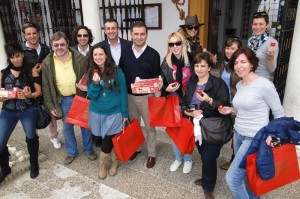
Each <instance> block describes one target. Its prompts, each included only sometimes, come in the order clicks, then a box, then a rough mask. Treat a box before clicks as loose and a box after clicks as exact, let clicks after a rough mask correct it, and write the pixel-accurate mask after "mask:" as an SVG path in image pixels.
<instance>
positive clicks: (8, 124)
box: [0, 43, 42, 183]
mask: <svg viewBox="0 0 300 199" xmlns="http://www.w3.org/2000/svg"><path fill="white" fill-rule="evenodd" d="M5 52H6V55H7V57H8V66H7V67H6V68H5V69H3V70H2V71H1V74H0V82H1V88H2V89H5V90H9V91H12V90H19V91H21V93H22V94H23V95H24V96H23V97H22V98H21V96H20V95H19V96H20V99H16V98H7V97H1V98H0V102H3V105H2V109H1V112H0V128H1V133H0V167H1V172H0V183H1V182H2V181H3V180H4V179H5V177H6V176H7V175H8V174H10V173H11V169H10V167H9V152H8V148H7V146H6V145H7V142H8V140H9V137H10V135H11V133H12V132H13V130H14V129H15V127H16V125H17V123H18V121H19V120H20V121H21V124H22V126H23V129H24V131H25V134H26V142H27V149H28V153H29V155H30V156H29V161H30V177H31V178H36V177H37V176H38V175H39V165H38V152H39V137H38V136H37V134H36V119H37V109H36V107H35V98H37V97H39V96H41V94H42V91H41V85H40V81H39V78H38V77H39V73H38V72H37V70H36V69H35V68H33V69H32V71H31V70H30V71H29V68H30V67H27V66H23V59H24V52H23V50H22V47H21V46H20V45H19V44H17V43H8V44H6V45H5ZM31 91H32V92H31Z"/></svg>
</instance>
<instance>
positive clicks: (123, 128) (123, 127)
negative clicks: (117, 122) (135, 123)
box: [122, 120, 131, 134]
mask: <svg viewBox="0 0 300 199" xmlns="http://www.w3.org/2000/svg"><path fill="white" fill-rule="evenodd" d="M127 122H128V125H129V126H130V125H131V124H130V122H129V121H128V120H127ZM124 123H126V122H123V121H122V131H123V134H124V131H125V126H124Z"/></svg>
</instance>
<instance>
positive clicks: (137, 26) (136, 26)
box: [130, 21, 148, 33]
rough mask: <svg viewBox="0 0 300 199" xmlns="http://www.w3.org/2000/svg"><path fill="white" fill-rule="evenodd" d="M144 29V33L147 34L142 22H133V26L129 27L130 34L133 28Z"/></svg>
mask: <svg viewBox="0 0 300 199" xmlns="http://www.w3.org/2000/svg"><path fill="white" fill-rule="evenodd" d="M142 27H143V28H145V29H146V33H148V27H147V26H146V24H145V23H144V22H142V21H138V22H135V23H134V24H132V25H131V26H130V31H131V32H132V31H133V28H142Z"/></svg>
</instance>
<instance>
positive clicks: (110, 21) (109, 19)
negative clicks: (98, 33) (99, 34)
mask: <svg viewBox="0 0 300 199" xmlns="http://www.w3.org/2000/svg"><path fill="white" fill-rule="evenodd" d="M112 22H115V23H116V24H117V28H119V23H118V21H117V20H116V19H114V18H108V19H105V21H104V28H105V24H106V23H112Z"/></svg>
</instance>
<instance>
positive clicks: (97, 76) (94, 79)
mask: <svg viewBox="0 0 300 199" xmlns="http://www.w3.org/2000/svg"><path fill="white" fill-rule="evenodd" d="M100 79H101V78H100V76H99V75H98V73H94V75H93V81H94V82H95V84H99V82H100Z"/></svg>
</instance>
